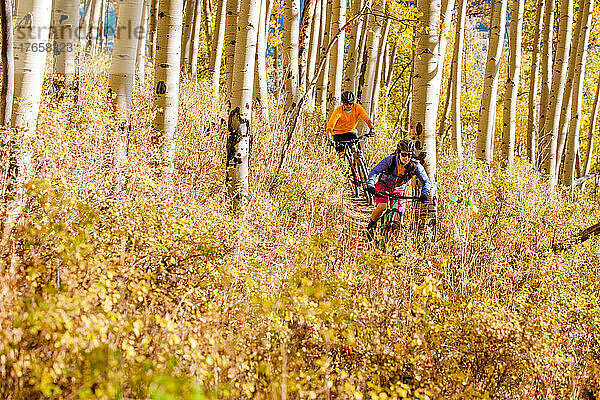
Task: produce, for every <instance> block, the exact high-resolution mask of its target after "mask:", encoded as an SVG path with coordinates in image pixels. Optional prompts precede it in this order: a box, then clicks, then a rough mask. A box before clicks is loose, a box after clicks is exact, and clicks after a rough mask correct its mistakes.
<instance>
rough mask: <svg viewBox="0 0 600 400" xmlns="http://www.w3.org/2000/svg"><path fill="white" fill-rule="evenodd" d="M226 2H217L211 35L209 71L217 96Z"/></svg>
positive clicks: (221, 0)
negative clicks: (213, 29)
mask: <svg viewBox="0 0 600 400" xmlns="http://www.w3.org/2000/svg"><path fill="white" fill-rule="evenodd" d="M226 7H227V0H219V4H218V5H217V18H216V20H215V31H214V35H213V44H212V51H211V53H210V65H209V70H210V71H211V73H212V87H213V95H214V96H218V95H219V86H220V80H221V57H222V56H223V42H224V40H225V17H226V15H227V13H226V11H225V8H226Z"/></svg>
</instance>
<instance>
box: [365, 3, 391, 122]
mask: <svg viewBox="0 0 600 400" xmlns="http://www.w3.org/2000/svg"><path fill="white" fill-rule="evenodd" d="M391 23H392V20H391V19H390V18H389V14H388V13H387V12H386V18H385V27H384V29H383V33H382V35H381V40H380V41H379V54H378V55H377V68H376V70H375V81H374V82H373V96H372V97H371V107H372V111H371V115H370V117H371V118H372V119H373V120H375V118H377V112H378V108H379V90H380V89H381V80H382V79H381V77H382V75H383V72H384V65H385V56H386V51H385V49H386V48H387V44H388V36H389V33H390V26H391Z"/></svg>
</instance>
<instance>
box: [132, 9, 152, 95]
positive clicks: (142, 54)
mask: <svg viewBox="0 0 600 400" xmlns="http://www.w3.org/2000/svg"><path fill="white" fill-rule="evenodd" d="M149 14H150V0H144V5H143V8H142V18H141V22H140V36H139V38H138V46H137V51H136V53H137V55H136V57H135V79H136V81H138V82H139V83H140V84H141V85H143V84H144V79H145V77H146V72H145V67H146V39H147V38H148V21H149V18H148V17H149Z"/></svg>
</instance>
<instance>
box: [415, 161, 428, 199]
mask: <svg viewBox="0 0 600 400" xmlns="http://www.w3.org/2000/svg"><path fill="white" fill-rule="evenodd" d="M416 172H417V173H416V175H417V178H418V179H419V181H421V194H422V195H425V196H429V194H430V193H431V181H430V180H429V177H428V176H427V172H425V168H423V166H422V165H421V164H420V163H418V164H417V171H416Z"/></svg>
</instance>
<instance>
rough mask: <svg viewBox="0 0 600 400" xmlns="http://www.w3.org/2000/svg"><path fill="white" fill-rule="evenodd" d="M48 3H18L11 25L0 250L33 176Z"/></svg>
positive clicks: (25, 0) (37, 0)
mask: <svg viewBox="0 0 600 400" xmlns="http://www.w3.org/2000/svg"><path fill="white" fill-rule="evenodd" d="M51 5H52V1H51V0H21V1H19V4H18V7H17V10H16V15H15V22H16V23H15V25H14V42H13V44H14V46H13V55H14V103H13V108H12V116H11V122H12V130H13V132H12V133H11V137H9V142H11V143H12V144H13V146H11V149H10V150H9V151H11V156H12V157H14V158H15V159H16V164H17V168H16V171H15V173H14V174H15V175H14V178H13V179H14V184H13V185H11V186H12V191H11V193H8V196H7V204H6V218H5V219H4V221H3V226H2V248H4V245H5V244H6V243H7V241H8V238H9V236H10V234H11V232H12V229H13V227H14V225H15V223H16V221H17V219H18V218H19V216H20V215H21V212H22V210H23V207H24V206H25V203H26V193H25V187H24V185H25V183H27V182H28V181H29V180H30V179H31V178H32V176H33V149H32V144H31V139H32V137H33V135H34V133H35V130H36V125H37V118H38V114H39V110H40V100H41V97H42V86H43V82H44V66H45V63H46V52H45V51H38V50H39V49H45V48H46V45H47V44H48V37H49V33H50V32H49V27H50V17H51V13H50V11H51Z"/></svg>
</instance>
